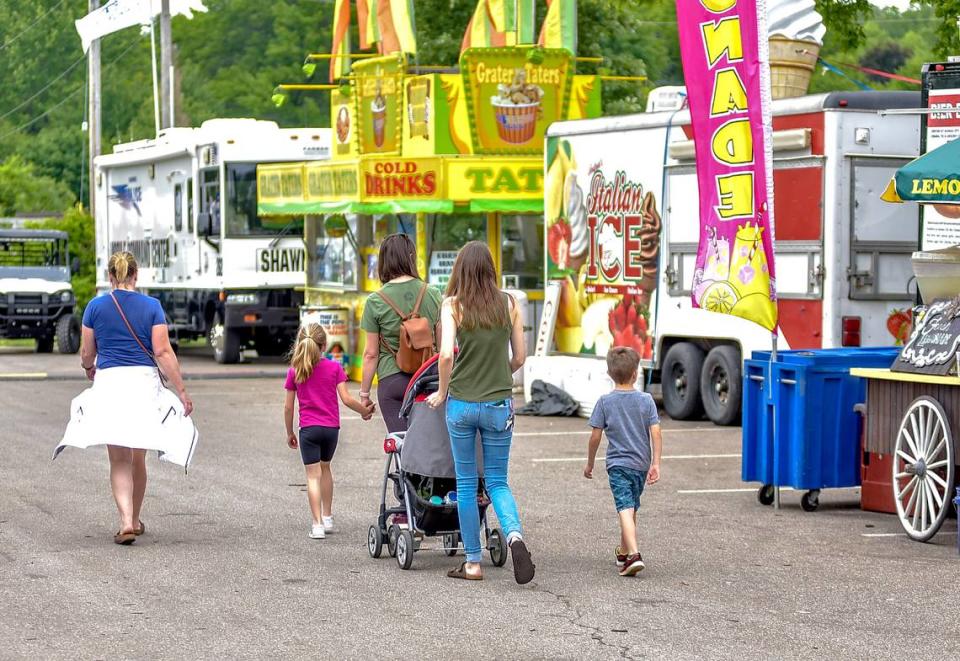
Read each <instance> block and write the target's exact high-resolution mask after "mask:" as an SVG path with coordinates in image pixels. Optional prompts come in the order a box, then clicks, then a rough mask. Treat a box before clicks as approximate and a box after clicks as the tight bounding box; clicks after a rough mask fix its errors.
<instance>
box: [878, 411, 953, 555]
mask: <svg viewBox="0 0 960 661" xmlns="http://www.w3.org/2000/svg"><path fill="white" fill-rule="evenodd" d="M953 472H954V457H953V434H952V433H951V431H950V424H949V423H948V422H947V416H946V414H945V413H944V411H943V407H942V406H940V403H939V402H938V401H937V400H935V399H934V398H932V397H928V396H926V395H924V396H923V397H918V398H917V399H915V400H913V403H911V404H910V408H908V409H907V412H906V414H905V415H904V416H903V422H901V423H900V431H898V432H897V442H896V445H895V448H894V461H893V499H894V500H895V501H896V503H897V514H898V515H899V516H900V523H901V524H903V529H904V530H905V531H906V532H907V535H909V536H910V538H911V539H914V540H916V541H918V542H926V541H928V540H929V539H930V538H931V537H933V536H934V535H935V534H937V531H938V530H939V529H940V526H941V524H943V520H944V519H945V518H946V516H947V512H948V511H949V509H950V492H951V489H952V487H953Z"/></svg>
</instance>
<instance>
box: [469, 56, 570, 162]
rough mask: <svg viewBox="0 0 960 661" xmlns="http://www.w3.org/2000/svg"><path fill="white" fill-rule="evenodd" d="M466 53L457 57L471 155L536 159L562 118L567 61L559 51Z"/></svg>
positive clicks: (566, 94)
mask: <svg viewBox="0 0 960 661" xmlns="http://www.w3.org/2000/svg"><path fill="white" fill-rule="evenodd" d="M535 53H536V57H533V55H534V52H533V51H529V50H527V49H522V48H468V49H467V50H466V51H464V53H463V55H461V56H460V70H461V71H462V72H463V76H464V82H465V83H466V92H467V101H468V103H467V109H468V112H469V120H470V129H471V131H472V134H473V151H474V153H477V154H494V153H500V154H504V153H514V154H523V153H527V154H533V153H542V151H543V137H544V133H545V132H546V130H547V126H549V125H550V124H551V123H552V122H555V121H558V120H560V119H563V118H565V117H566V115H567V103H568V101H569V95H570V81H571V76H570V74H571V64H572V56H571V55H570V52H569V51H567V50H565V49H562V48H560V49H557V48H546V49H538V50H537V51H535Z"/></svg>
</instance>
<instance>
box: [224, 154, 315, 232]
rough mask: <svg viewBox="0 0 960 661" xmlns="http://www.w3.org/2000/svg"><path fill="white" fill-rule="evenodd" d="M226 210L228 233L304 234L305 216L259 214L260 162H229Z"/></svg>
mask: <svg viewBox="0 0 960 661" xmlns="http://www.w3.org/2000/svg"><path fill="white" fill-rule="evenodd" d="M224 213H225V214H226V222H227V236H228V237H238V236H272V235H274V234H277V233H278V232H283V233H284V235H286V236H300V235H302V234H303V218H302V217H298V216H261V215H259V214H258V213H257V164H256V163H228V164H227V191H226V195H225V205H224Z"/></svg>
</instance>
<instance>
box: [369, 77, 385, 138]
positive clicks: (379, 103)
mask: <svg viewBox="0 0 960 661" xmlns="http://www.w3.org/2000/svg"><path fill="white" fill-rule="evenodd" d="M370 110H371V112H372V114H373V144H374V145H376V147H377V149H380V148H381V147H383V141H384V137H385V135H386V128H387V100H386V98H384V96H383V87H382V85H381V82H380V79H379V78H378V79H377V95H376V96H375V97H374V98H373V101H371V102H370Z"/></svg>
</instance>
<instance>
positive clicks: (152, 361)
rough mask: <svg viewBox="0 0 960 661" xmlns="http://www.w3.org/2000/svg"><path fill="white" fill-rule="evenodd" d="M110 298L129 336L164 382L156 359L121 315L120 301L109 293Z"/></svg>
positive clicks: (125, 317) (128, 321)
mask: <svg viewBox="0 0 960 661" xmlns="http://www.w3.org/2000/svg"><path fill="white" fill-rule="evenodd" d="M110 298H112V299H113V304H114V305H116V306H117V312H119V313H120V318H121V319H123V323H124V324H126V326H127V330H128V331H130V335H132V336H133V339H134V340H136V342H137V344H138V345H140V348H141V349H143V353H145V354H147V358H149V359H150V362H151V363H153V366H154V367H156V368H157V373H159V374H160V380H161V381H166V377H165V376H164V375H163V371H162V370H161V369H160V364H159V363H158V362H157V357H156V356H155V355H153V352H152V351H150V349H148V348H147V347H146V345H145V344H144V343H143V342H141V341H140V337H139V336H138V335H137V333H136V331H134V330H133V326H132V325H131V324H130V320H129V319H127V315H125V314H124V313H123V307H121V306H120V301H119V300H117V296H116V294H114V293H113V292H110Z"/></svg>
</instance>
